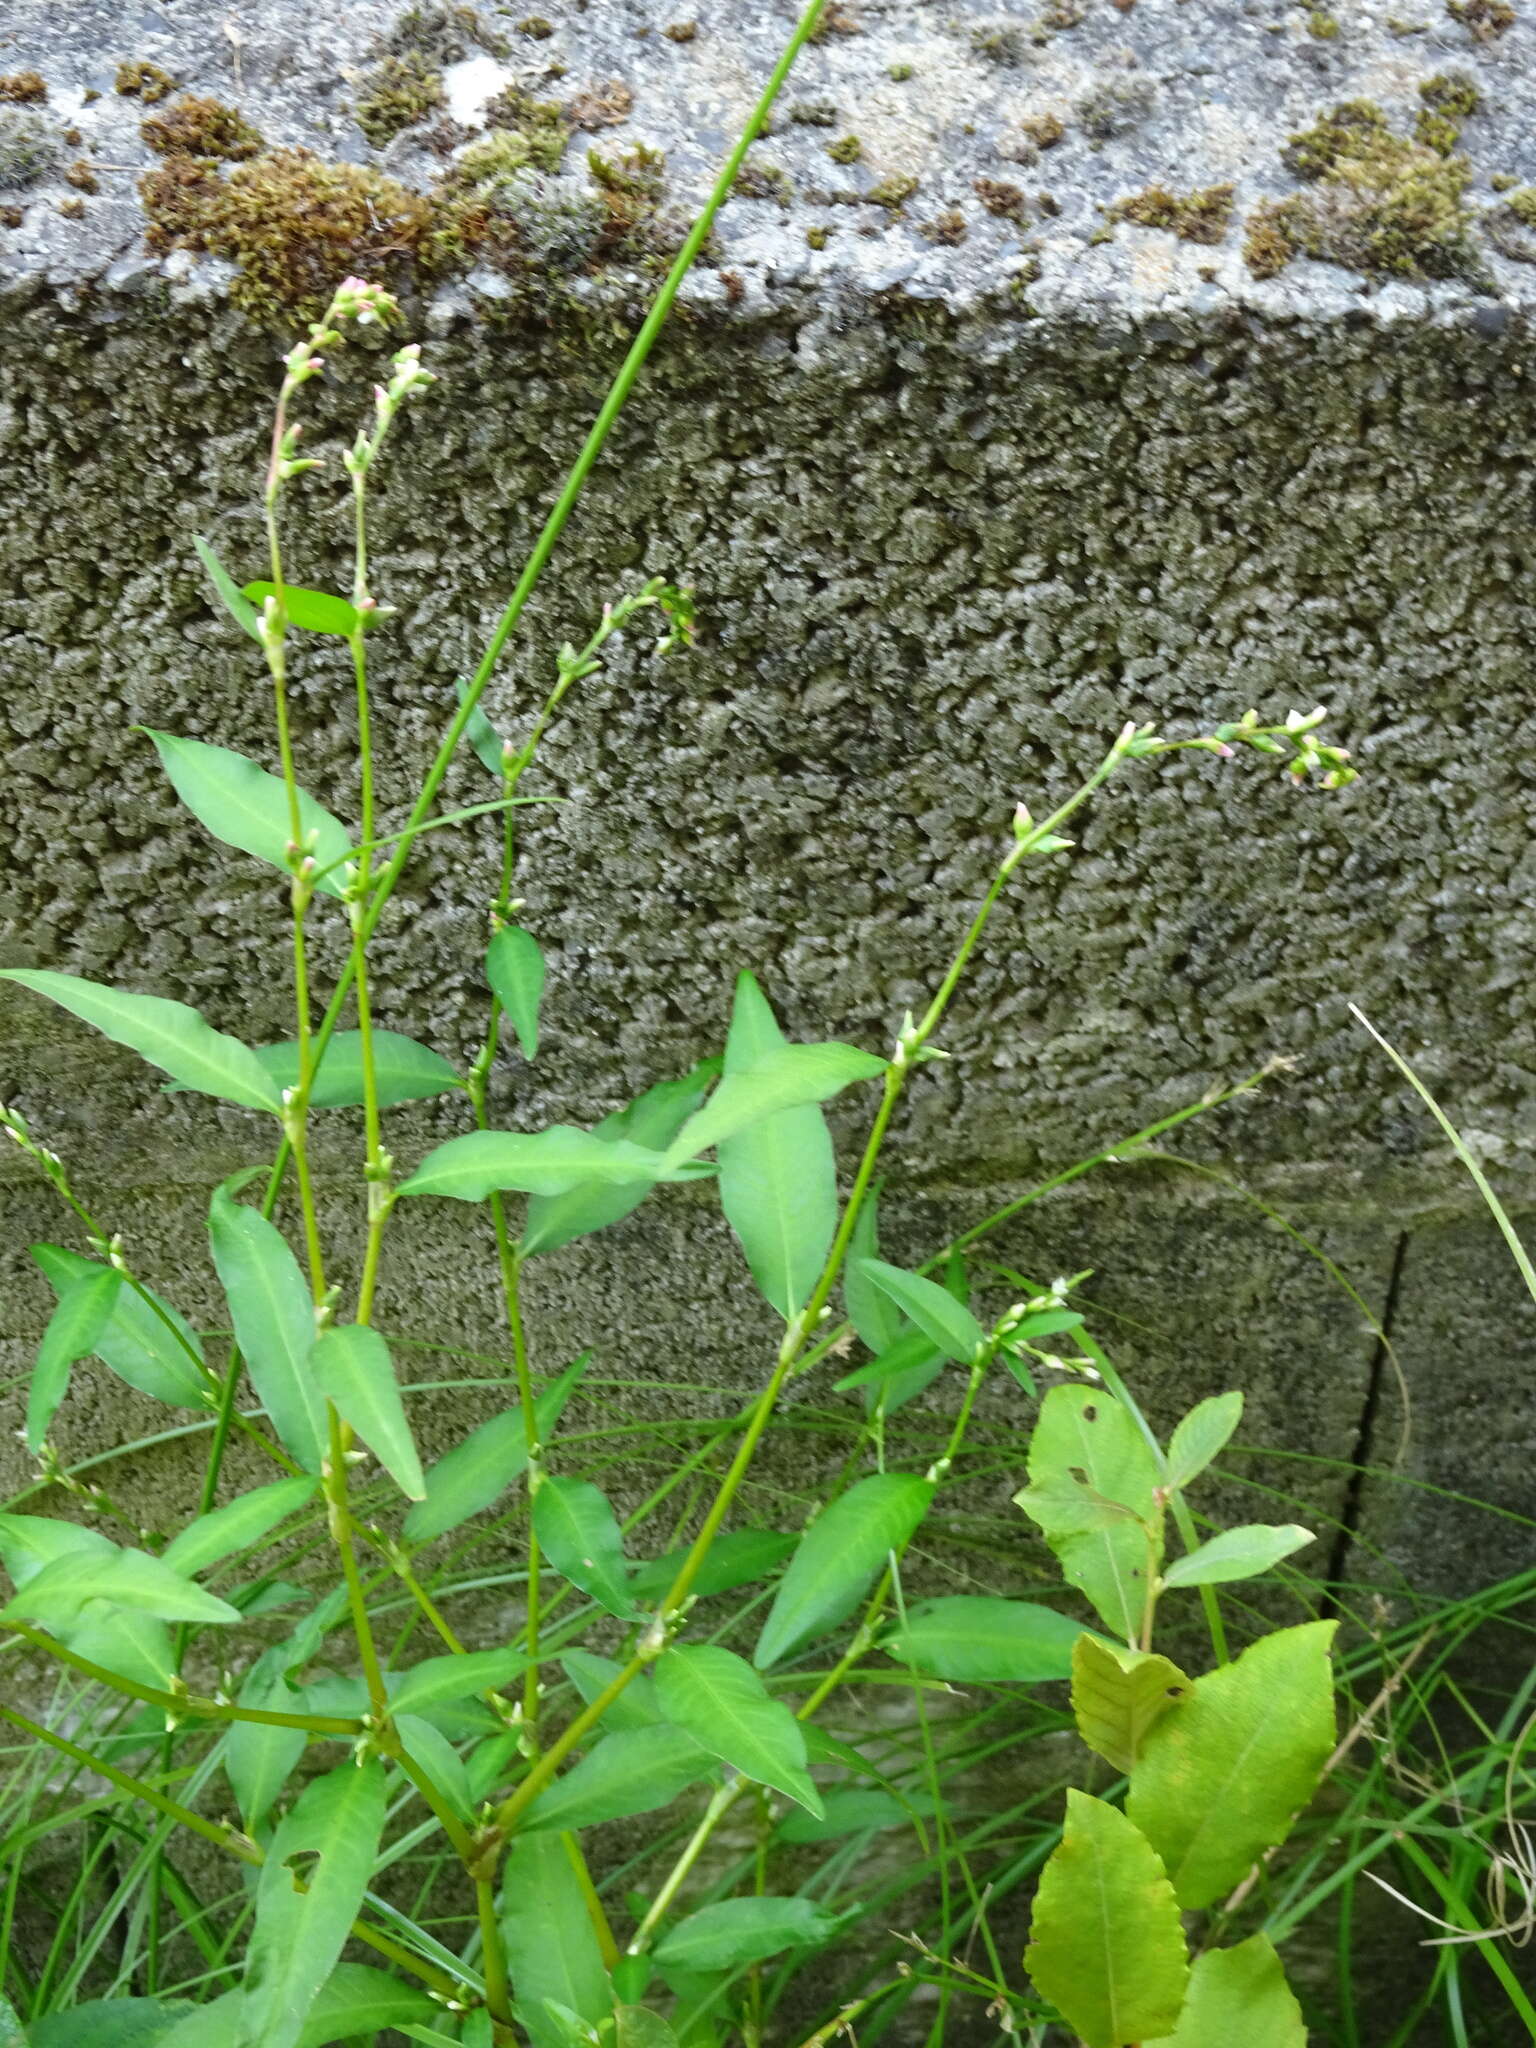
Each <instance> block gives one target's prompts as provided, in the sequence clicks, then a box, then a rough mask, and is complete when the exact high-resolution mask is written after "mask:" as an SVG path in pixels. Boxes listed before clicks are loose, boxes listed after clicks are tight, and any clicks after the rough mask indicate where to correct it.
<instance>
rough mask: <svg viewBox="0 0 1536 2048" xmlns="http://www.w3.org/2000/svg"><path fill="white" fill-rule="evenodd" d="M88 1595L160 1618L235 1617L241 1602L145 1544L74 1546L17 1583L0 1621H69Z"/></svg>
mask: <svg viewBox="0 0 1536 2048" xmlns="http://www.w3.org/2000/svg"><path fill="white" fill-rule="evenodd" d="M88 1600H104V1601H106V1602H107V1603H108V1605H109V1606H111V1607H114V1608H127V1609H129V1610H131V1611H132V1612H133V1613H135V1614H150V1615H155V1616H158V1617H159V1619H160V1620H162V1621H196V1622H231V1621H238V1620H239V1619H240V1613H239V1610H238V1609H237V1608H234V1607H231V1606H230V1604H229V1602H228V1601H227V1600H220V1599H219V1598H218V1597H217V1595H215V1594H213V1593H209V1592H207V1591H206V1590H205V1589H204V1588H203V1587H202V1586H198V1585H194V1584H193V1582H192V1581H191V1580H190V1579H184V1578H183V1577H182V1576H181V1574H180V1573H179V1572H175V1571H173V1570H172V1569H171V1568H170V1566H169V1565H167V1564H164V1563H162V1562H161V1560H160V1559H159V1558H158V1557H151V1556H150V1555H149V1553H148V1552H147V1551H143V1550H119V1549H118V1548H117V1547H116V1546H115V1545H114V1546H113V1547H112V1548H111V1549H110V1550H108V1551H107V1552H106V1553H105V1555H103V1554H102V1553H100V1552H97V1551H85V1550H82V1551H73V1552H71V1553H70V1554H69V1555H68V1556H64V1557H56V1558H55V1559H54V1560H53V1562H52V1563H51V1564H47V1565H45V1566H44V1567H43V1569H42V1570H41V1571H40V1572H37V1573H36V1574H35V1575H34V1576H33V1577H31V1578H29V1579H28V1580H27V1583H26V1584H25V1585H24V1586H22V1587H20V1588H18V1590H17V1591H16V1593H15V1594H14V1595H13V1596H12V1598H11V1599H10V1600H9V1601H8V1602H7V1603H6V1605H5V1606H4V1608H0V1621H14V1620H34V1621H42V1622H46V1623H47V1624H48V1626H49V1627H50V1628H59V1627H65V1628H67V1627H69V1626H71V1624H73V1623H74V1622H75V1621H77V1620H78V1619H79V1616H80V1610H81V1609H82V1608H83V1607H84V1605H85V1603H86V1602H87V1601H88Z"/></svg>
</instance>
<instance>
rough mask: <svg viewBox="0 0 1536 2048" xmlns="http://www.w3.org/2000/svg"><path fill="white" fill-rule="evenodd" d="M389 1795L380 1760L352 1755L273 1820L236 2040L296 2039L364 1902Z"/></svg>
mask: <svg viewBox="0 0 1536 2048" xmlns="http://www.w3.org/2000/svg"><path fill="white" fill-rule="evenodd" d="M385 1802H386V1794H385V1780H384V1769H383V1766H382V1765H381V1764H380V1763H378V1762H377V1761H371V1762H368V1763H365V1764H361V1765H359V1764H355V1763H351V1762H348V1763H344V1764H340V1765H338V1766H337V1767H336V1769H335V1770H332V1771H328V1772H327V1773H326V1774H325V1776H324V1777H323V1778H317V1779H316V1780H315V1781H314V1783H313V1784H311V1785H309V1786H308V1787H307V1788H306V1789H305V1791H304V1792H303V1793H302V1794H301V1795H300V1797H299V1799H298V1801H297V1802H296V1804H295V1805H294V1807H293V1810H292V1811H291V1812H290V1813H289V1814H288V1815H286V1817H285V1818H284V1819H283V1820H282V1821H281V1822H280V1823H279V1825H278V1829H277V1833H276V1834H275V1836H274V1837H273V1840H272V1846H271V1848H270V1849H269V1851H268V1853H267V1860H266V1862H265V1863H264V1864H263V1865H262V1868H261V1873H260V1875H259V1877H258V1878H257V1880H256V1910H255V1915H254V1917H253V1920H252V1925H251V1935H250V1941H249V1944H248V1946H247V1949H246V1956H245V1980H244V1991H245V2004H244V2008H243V2010H242V2012H241V2015H240V2032H239V2037H238V2038H239V2042H240V2048H297V2043H298V2041H299V2037H300V2035H301V2033H302V2032H303V2028H304V2022H305V2020H306V2019H307V2018H308V2017H309V2013H310V2009H311V2007H312V2006H313V2004H314V2002H315V1999H316V1998H317V1997H318V1995H319V1992H320V1988H321V1986H322V1985H323V1984H324V1983H325V1982H326V1980H327V1979H328V1978H329V1976H330V1974H331V1972H332V1971H333V1970H334V1969H335V1967H336V1965H337V1963H338V1962H339V1961H340V1958H341V1951H342V1949H343V1947H344V1946H345V1945H346V1941H347V1937H348V1935H349V1933H350V1932H351V1927H352V1922H353V1921H354V1920H355V1919H356V1917H357V1913H358V1909H359V1908H360V1907H361V1905H362V1903H363V1893H364V1892H365V1891H366V1890H367V1887H368V1879H369V1877H370V1876H371V1875H372V1872H373V1865H374V1861H375V1859H376V1857H377V1855H378V1850H379V1837H380V1835H381V1834H382V1833H383V1829H384V1813H385ZM296 1875H297V1876H298V1877H299V1878H300V1879H301V1880H302V1882H303V1883H304V1884H305V1886H306V1889H305V1890H304V1891H298V1890H296V1889H295V1887H294V1878H295V1876H296Z"/></svg>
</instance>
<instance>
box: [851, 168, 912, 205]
mask: <svg viewBox="0 0 1536 2048" xmlns="http://www.w3.org/2000/svg"><path fill="white" fill-rule="evenodd" d="M921 183H922V180H921V179H920V178H915V177H914V176H913V175H912V173H911V172H910V171H892V172H891V173H890V175H889V176H888V177H884V178H882V179H881V180H880V182H879V184H878V185H871V186H870V188H869V190H868V191H867V192H866V193H865V194H864V197H865V199H866V200H867V201H868V202H869V204H870V205H871V206H883V207H884V208H885V209H886V211H887V212H888V213H899V212H900V211H901V209H902V208H903V207H904V206H905V205H906V203H907V201H908V200H909V199H910V198H911V197H912V194H913V193H914V192H915V191H916V190H917V188H918V186H919V185H920V184H921Z"/></svg>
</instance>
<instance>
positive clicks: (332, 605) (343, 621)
mask: <svg viewBox="0 0 1536 2048" xmlns="http://www.w3.org/2000/svg"><path fill="white" fill-rule="evenodd" d="M240 595H241V596H242V597H244V598H247V599H249V601H250V602H251V603H252V604H253V605H258V606H259V605H264V604H265V603H266V601H267V599H268V598H269V597H275V596H276V595H277V585H276V584H275V583H265V582H260V581H258V582H255V583H247V584H245V585H243V586H242V588H241V592H240ZM283 610H284V611H285V612H286V613H287V614H288V623H289V625H290V626H298V627H299V628H300V629H301V630H302V631H304V632H306V633H330V634H333V635H334V636H335V638H336V639H338V640H345V639H347V638H348V637H349V635H351V634H353V633H355V632H356V631H357V628H358V623H359V616H360V615H359V613H358V611H357V608H356V606H354V605H350V604H348V602H347V600H346V599H345V598H344V597H333V596H332V595H331V593H330V592H329V591H328V590H306V589H305V588H304V586H303V585H302V584H300V583H285V584H284V585H283Z"/></svg>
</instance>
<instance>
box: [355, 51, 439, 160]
mask: <svg viewBox="0 0 1536 2048" xmlns="http://www.w3.org/2000/svg"><path fill="white" fill-rule="evenodd" d="M447 104H448V96H447V94H446V93H445V92H444V90H443V74H442V70H441V68H440V67H439V66H438V65H436V64H434V63H433V61H432V59H431V58H430V57H427V56H424V55H423V54H422V52H421V51H420V50H407V51H405V52H404V54H403V55H401V56H394V55H390V56H387V57H383V58H381V59H380V61H379V62H378V63H377V64H376V65H375V66H374V67H373V69H372V70H371V71H370V72H369V73H368V75H367V77H366V78H365V79H364V80H363V86H362V90H361V92H360V93H359V94H358V96H357V103H356V105H355V107H354V109H353V112H354V113H355V114H356V116H357V125H358V127H359V128H361V129H362V131H363V133H364V134H365V135H366V136H367V138H368V140H369V141H370V142H371V143H372V144H373V146H374V148H375V149H382V148H383V147H384V145H385V143H387V142H393V141H394V139H395V137H396V136H397V135H402V134H404V132H405V130H406V129H407V128H414V127H416V126H417V124H418V123H419V122H422V121H428V120H430V119H431V118H432V116H433V115H434V114H437V113H440V112H441V111H442V109H443V108H444V107H445V106H446V105H447Z"/></svg>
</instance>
